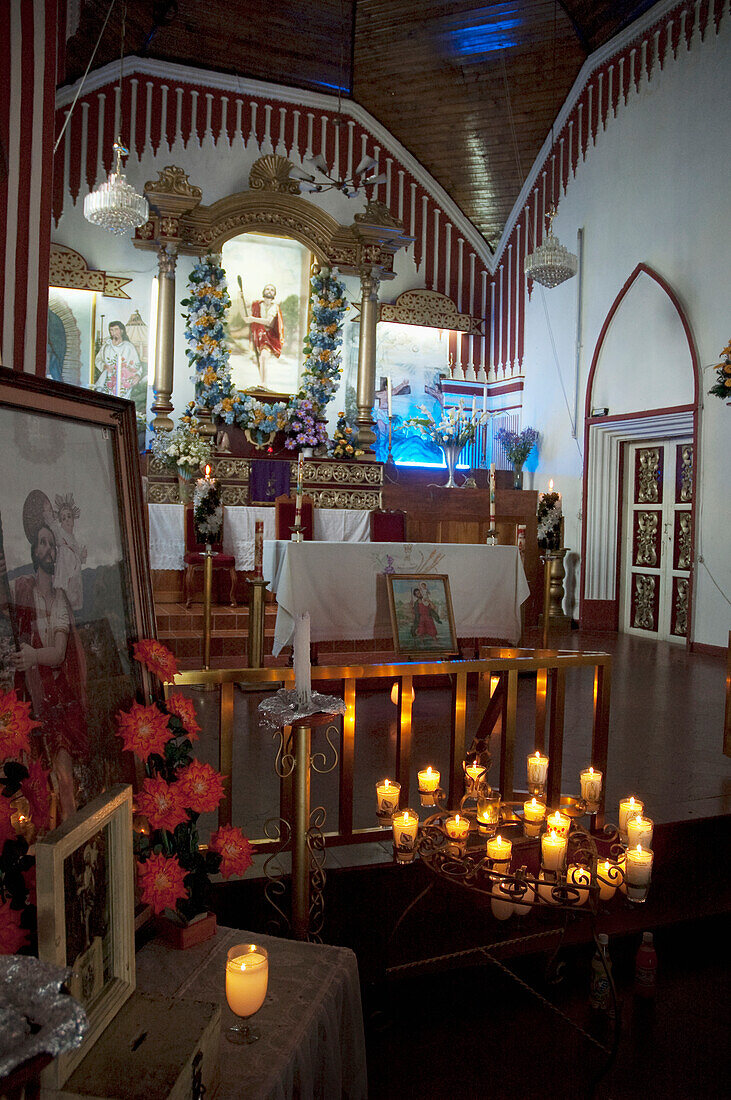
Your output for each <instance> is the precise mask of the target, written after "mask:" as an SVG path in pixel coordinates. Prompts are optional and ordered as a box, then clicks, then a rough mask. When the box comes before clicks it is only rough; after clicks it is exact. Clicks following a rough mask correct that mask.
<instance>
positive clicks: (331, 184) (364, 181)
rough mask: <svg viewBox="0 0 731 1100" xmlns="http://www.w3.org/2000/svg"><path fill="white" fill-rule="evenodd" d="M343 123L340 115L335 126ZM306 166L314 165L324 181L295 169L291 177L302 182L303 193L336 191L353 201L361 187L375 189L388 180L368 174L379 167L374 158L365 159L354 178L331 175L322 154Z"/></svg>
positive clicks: (356, 170)
mask: <svg viewBox="0 0 731 1100" xmlns="http://www.w3.org/2000/svg"><path fill="white" fill-rule="evenodd" d="M338 111H339V108H338ZM341 122H342V119H341V116H340V114H339V113H338V117H337V119H336V120H335V123H334V125H335V126H339V125H341ZM305 164H310V165H312V167H313V168H314V169H315V170H316V171H317V172H319V173H320V175H321V176H322V177H323V180H322V181H320V180H318V179H317V178H316V177H315V176H313V175H310V174H309V173H308V172H303V171H302V170H301V169H300V168H293V169H292V171H291V173H290V175H291V176H292V178H293V179H297V180H300V181H301V182H302V188H301V190H302V191H317V192H321V191H330V190H331V189H332V190H335V191H342V193H343V194H344V195H346V196H347V197H348V198H349V199H352V198H354V196H355V195H357V194H358V191H359V190H360V189H361V187H375V186H376V185H377V184H379V183H385V182H386V178H387V177H386V176H385V174H384V173H383V172H381V173H379V174H377V175H371V176H369V175H368V174H367V173H368V172H372V171H373V169H374V168H376V167H377V163H376V161H375V160H374V159H373V157H363V159H362V160H361V161H360V162H359V164H358V167H357V168H356V169H355V171H354V172H353V174H352V176H342V177H336V176H332V175H330V172H329V170H328V166H327V161H326V160H325V157H324V156H323V155H322V153H318V154H317V156H316V157H309V158H308V159H307V160H306V161H305Z"/></svg>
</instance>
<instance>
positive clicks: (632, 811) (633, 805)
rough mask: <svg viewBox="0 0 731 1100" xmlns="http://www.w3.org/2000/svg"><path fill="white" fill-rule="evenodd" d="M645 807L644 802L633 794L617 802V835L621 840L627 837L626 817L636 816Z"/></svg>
mask: <svg viewBox="0 0 731 1100" xmlns="http://www.w3.org/2000/svg"><path fill="white" fill-rule="evenodd" d="M644 808H645V803H644V802H641V801H640V799H639V798H635V796H634V795H633V794H631V795H630V796H629V798H623V799H622V801H621V802H620V803H619V835H620V836H621V837H622V839H623V840H626V839H627V818H628V817H637V814H641V813H642V811H643V810H644Z"/></svg>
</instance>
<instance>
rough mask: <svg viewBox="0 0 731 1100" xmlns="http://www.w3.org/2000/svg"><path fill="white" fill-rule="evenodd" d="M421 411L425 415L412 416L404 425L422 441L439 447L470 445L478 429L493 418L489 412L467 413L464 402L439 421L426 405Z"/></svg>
mask: <svg viewBox="0 0 731 1100" xmlns="http://www.w3.org/2000/svg"><path fill="white" fill-rule="evenodd" d="M419 411H420V412H422V413H423V414H424V415H423V416H411V417H409V419H408V420H405V421H404V424H405V425H406V426H407V427H410V428H415V429H416V431H417V432H418V433H419V435H420V436H421V438H422V439H428V440H430V441H431V442H432V443H435V444H436V445H437V447H442V446H444V445H445V444H446V445H449V444H453V445H454V446H457V447H464V445H465V443H469V441H470V440H471V439H474V437H475V433H476V431H477V429H478V428H479V427H481V425H482V424H485V423H486V422H487V421H488V420H489V419H490V416H491V413H489V412H482V413H480V414H479V415H478V414H477V412H476V411H475V412H470V413H467V412H466V411H465V407H464V401H460V403H459V405H457V406H455V407H454V408H451V409H449V410H448V411H445V412H443V413H442V416H441V419H440V420H438V421H437V420H435V419H434V417H433V416H432V414H431V413H430V412H429V410H428V409H427V407H426V405H419Z"/></svg>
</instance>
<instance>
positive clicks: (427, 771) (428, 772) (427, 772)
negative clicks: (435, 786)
mask: <svg viewBox="0 0 731 1100" xmlns="http://www.w3.org/2000/svg"><path fill="white" fill-rule="evenodd" d="M426 774H427V775H428V776H429V778H430V779H431V775H432V772H431V764H430V765H429V767H428V768H427V769H426Z"/></svg>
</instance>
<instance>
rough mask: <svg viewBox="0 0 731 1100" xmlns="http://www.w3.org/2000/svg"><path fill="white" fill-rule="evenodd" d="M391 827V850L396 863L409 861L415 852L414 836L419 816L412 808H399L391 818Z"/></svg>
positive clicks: (416, 831)
mask: <svg viewBox="0 0 731 1100" xmlns="http://www.w3.org/2000/svg"><path fill="white" fill-rule="evenodd" d="M391 825H392V827H393V850H394V854H395V856H396V862H397V863H411V861H412V860H413V858H414V856H415V854H416V837H417V835H418V832H419V817H418V814H415V813H414V811H413V810H409V809H406V810H400V811H399V812H398V813H395V814H394V815H393V817H392V819H391Z"/></svg>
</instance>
